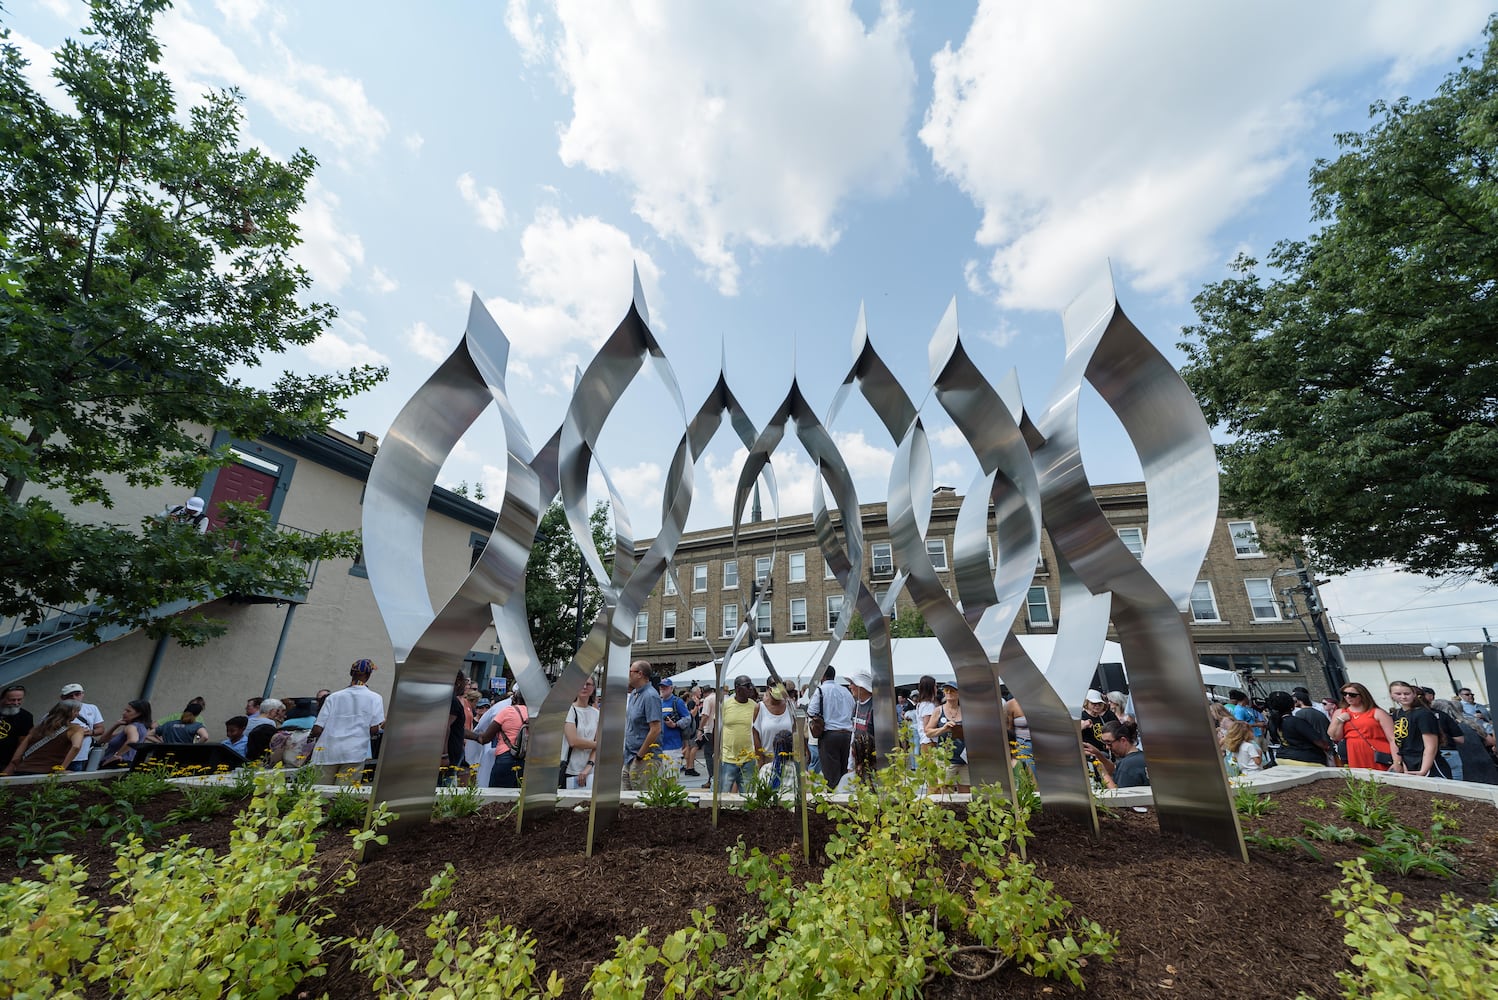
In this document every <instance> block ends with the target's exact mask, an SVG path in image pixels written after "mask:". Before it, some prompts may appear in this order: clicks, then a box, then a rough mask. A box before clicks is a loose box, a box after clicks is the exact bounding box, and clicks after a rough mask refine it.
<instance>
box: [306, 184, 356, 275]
mask: <svg viewBox="0 0 1498 1000" xmlns="http://www.w3.org/2000/svg"><path fill="white" fill-rule="evenodd" d="M337 214H338V196H337V195H335V194H334V193H333V192H331V191H329V190H328V189H327V188H325V187H323V186H322V185H321V184H320V183H318V181H317V179H316V178H313V180H312V181H311V182H310V183H309V184H308V185H307V200H306V201H305V202H304V203H303V204H302V207H301V208H300V209H298V210H297V212H296V214H294V215H293V216H292V221H293V222H295V223H296V225H297V227H298V228H299V229H300V230H301V236H302V243H301V245H300V246H298V247H297V248H296V249H294V250H293V251H292V253H291V256H292V259H293V260H295V261H296V262H297V263H298V264H300V265H302V266H303V267H305V268H306V269H307V270H308V271H309V272H311V274H312V277H313V278H314V279H315V280H316V281H317V282H318V284H319V285H322V286H324V290H325V291H328V292H337V291H339V290H340V289H342V288H343V286H344V285H345V284H346V283H347V282H348V279H349V276H350V275H352V274H353V271H354V268H355V267H356V266H358V265H360V264H363V263H364V242H363V241H362V240H361V239H359V235H358V234H357V233H350V232H345V231H344V230H343V229H342V228H341V227H340V225H339V222H338V218H337Z"/></svg>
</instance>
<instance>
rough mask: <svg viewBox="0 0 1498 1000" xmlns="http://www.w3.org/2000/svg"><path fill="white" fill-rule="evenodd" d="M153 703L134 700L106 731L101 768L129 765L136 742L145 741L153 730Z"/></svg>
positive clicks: (132, 758) (133, 756)
mask: <svg viewBox="0 0 1498 1000" xmlns="http://www.w3.org/2000/svg"><path fill="white" fill-rule="evenodd" d="M151 725H152V723H151V703H150V702H149V701H132V702H130V703H129V704H128V705H126V706H125V711H123V712H122V713H120V721H119V722H116V723H115V724H114V725H112V726H110V727H109V729H108V730H107V731H106V732H105V733H104V740H105V744H104V757H103V759H102V760H100V761H99V769H100V770H101V771H102V770H104V769H105V768H117V767H129V766H130V762H131V761H133V760H134V759H135V747H134V744H136V743H144V742H145V741H146V734H147V733H149V732H150V731H151Z"/></svg>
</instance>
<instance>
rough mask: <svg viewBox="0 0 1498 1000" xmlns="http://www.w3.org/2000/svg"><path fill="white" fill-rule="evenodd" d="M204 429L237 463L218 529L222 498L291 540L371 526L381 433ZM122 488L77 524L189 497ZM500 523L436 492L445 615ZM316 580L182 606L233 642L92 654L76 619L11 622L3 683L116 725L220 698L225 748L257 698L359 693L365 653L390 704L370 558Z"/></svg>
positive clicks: (437, 587) (208, 491) (320, 572)
mask: <svg viewBox="0 0 1498 1000" xmlns="http://www.w3.org/2000/svg"><path fill="white" fill-rule="evenodd" d="M204 433H205V438H208V437H211V443H212V444H213V445H215V446H217V445H220V444H227V445H228V446H229V447H230V449H231V451H232V454H233V457H234V461H233V462H232V463H230V464H229V465H226V466H224V467H222V468H220V469H218V470H216V471H215V472H214V473H211V474H210V475H209V476H208V478H207V479H205V481H204V482H203V483H202V484H201V486H200V488H199V495H200V496H202V497H203V498H204V499H205V500H207V501H208V505H207V509H208V511H209V513H210V523H212V521H211V518H212V515H214V514H215V512H216V505H217V504H218V503H219V502H220V501H222V500H247V501H251V502H258V503H260V505H261V506H262V507H263V508H265V509H267V510H269V511H270V513H271V515H272V518H273V520H274V521H275V523H276V524H277V525H278V526H279V527H280V528H281V529H282V530H301V531H307V532H322V531H346V530H355V531H357V530H359V528H360V526H361V522H362V519H363V499H364V485H365V482H366V480H367V479H368V476H369V469H370V465H371V463H372V462H373V461H374V456H375V452H376V449H377V446H378V442H377V440H376V438H375V437H374V436H373V435H370V434H365V433H360V434H359V435H357V436H355V437H350V436H348V435H345V434H342V433H340V432H338V431H328V432H326V433H323V434H317V435H312V436H310V437H306V438H300V439H296V440H290V439H284V438H275V437H271V438H266V439H263V440H255V441H240V440H234V439H229V438H225V437H224V436H223V435H221V434H210V432H207V431H205V432H204ZM112 486H114V487H115V488H114V489H113V490H112V493H113V500H114V507H113V508H112V509H109V510H105V509H104V508H99V509H93V508H73V510H74V512H75V516H77V517H79V518H81V519H84V520H88V519H90V518H96V519H98V520H104V519H106V518H107V519H109V520H112V521H116V522H118V521H127V522H128V521H133V520H138V519H139V518H140V517H141V516H144V515H146V514H150V513H154V512H157V511H161V510H163V509H164V508H165V507H166V506H167V505H168V504H177V503H181V502H182V501H184V500H185V499H186V497H184V496H182V495H181V493H180V491H171V490H170V488H169V487H159V488H155V489H149V488H140V487H132V486H129V485H128V484H125V483H123V482H121V483H119V484H112ZM54 500H55V501H56V500H57V498H54ZM494 522H495V514H494V512H493V511H491V510H489V509H487V508H485V507H483V506H481V505H479V504H477V503H474V502H473V501H471V500H468V499H466V498H464V497H461V496H458V495H456V494H454V493H452V492H450V491H448V490H444V489H441V488H438V489H435V490H433V491H432V496H431V499H430V501H429V505H428V508H427V518H426V524H425V528H424V534H423V539H422V548H423V552H424V554H425V565H426V572H427V588H428V591H429V593H430V594H431V598H432V602H433V605H434V606H435V607H441V606H442V605H443V604H444V603H445V602H446V601H447V599H448V598H449V597H450V596H451V595H452V594H453V592H454V591H455V590H456V589H457V588H458V586H459V585H460V584H461V583H462V581H463V579H464V577H465V576H466V575H467V572H468V570H469V568H470V567H471V566H472V564H473V561H474V559H475V558H476V557H477V554H478V551H479V550H480V549H481V548H482V547H483V545H484V544H485V542H486V541H487V539H488V535H489V532H490V530H491V529H492V528H493V526H494ZM308 584H309V585H308V587H307V589H306V590H305V592H303V593H299V594H289V595H240V596H237V597H235V598H223V599H219V600H214V601H210V602H208V603H207V604H204V605H201V606H199V607H198V608H196V609H189V608H184V609H181V610H183V611H186V612H189V613H190V612H192V611H195V610H198V611H201V612H202V613H204V614H205V615H207V616H209V617H212V618H218V619H221V620H224V621H225V622H227V624H228V632H227V633H226V634H225V635H223V636H221V637H219V638H217V639H214V640H212V641H210V642H209V643H207V644H206V645H204V646H201V647H197V648H184V647H181V646H178V645H177V644H176V643H175V642H172V641H170V640H164V641H161V642H158V641H156V640H153V639H151V638H149V637H147V636H146V635H145V634H144V633H142V632H139V631H135V632H126V633H123V634H113V635H109V636H108V638H107V641H105V642H102V643H100V644H98V645H95V646H88V645H86V644H84V643H82V642H80V641H78V640H74V639H70V638H69V637H68V636H67V635H66V633H65V629H64V628H63V627H62V626H63V625H65V622H63V623H60V622H57V621H53V622H44V623H41V626H40V627H30V628H25V627H21V626H19V625H18V623H10V624H8V625H7V626H5V627H3V628H0V681H3V682H4V683H7V684H9V683H21V684H24V685H25V686H26V688H27V705H28V706H29V707H31V709H32V711H33V713H35V712H36V709H37V708H42V710H43V711H45V706H47V705H48V704H50V703H51V702H52V701H53V700H55V699H56V697H57V695H58V693H59V692H60V691H61V689H62V687H63V685H65V684H72V683H78V684H82V685H83V686H84V689H85V698H86V700H88V701H89V702H92V703H93V704H96V705H98V706H99V708H100V710H101V711H102V712H103V713H104V715H105V717H106V719H107V720H108V721H111V722H112V721H113V720H114V719H117V718H119V713H120V711H121V710H122V708H123V707H124V705H125V703H126V702H128V701H130V700H131V699H136V698H144V699H146V700H149V701H150V702H151V703H152V707H153V709H154V710H155V712H156V714H158V715H168V714H171V713H174V712H177V711H180V710H181V708H182V706H183V705H185V704H186V703H187V701H188V699H189V698H192V697H194V696H196V695H202V696H203V697H205V698H206V699H207V702H208V713H207V717H206V718H205V719H204V720H203V721H204V722H205V724H207V725H208V727H209V729H210V731H211V732H212V733H213V734H214V738H215V739H217V738H220V737H221V735H222V722H223V720H224V719H226V718H229V717H230V716H233V715H236V714H239V713H240V712H241V711H242V709H243V707H244V702H245V699H246V698H248V697H251V696H255V695H261V694H263V693H264V694H273V695H276V696H282V695H285V696H293V697H302V696H310V695H312V694H314V693H316V692H317V691H318V689H320V688H334V689H336V688H339V687H343V686H346V685H347V684H348V666H349V664H350V663H352V662H353V661H354V660H356V659H359V658H361V657H369V658H371V659H373V660H374V661H375V662H376V663H377V664H378V665H379V666H380V667H381V669H380V670H378V671H377V672H376V673H375V675H374V677H373V679H372V681H371V685H372V686H373V687H374V688H375V689H376V690H378V691H379V692H380V693H381V694H382V695H383V696H385V697H386V698H387V699H388V697H389V694H390V689H391V684H392V681H393V678H394V665H393V662H392V657H393V649H392V646H391V643H390V639H389V635H388V633H387V632H386V630H385V626H384V623H383V621H382V620H381V618H380V615H379V611H378V609H377V608H376V606H375V602H374V596H373V594H372V592H371V590H370V584H369V578H368V574H367V572H366V570H365V567H364V565H363V564H362V561H361V560H360V559H358V558H356V559H352V560H349V559H339V560H325V561H323V562H322V563H320V564H319V565H316V566H312V567H309V575H308ZM49 627H51V628H52V629H53V630H54V632H53V634H51V635H49V634H47V630H48V628H49ZM493 641H494V640H493V630H492V628H491V629H490V631H489V633H488V634H487V635H485V636H484V637H483V638H481V639H480V640H479V642H478V644H477V645H476V651H475V652H473V653H471V654H470V656H469V663H468V664H467V667H468V669H469V671H470V673H471V675H473V676H474V677H475V678H476V679H479V680H484V679H486V678H487V677H488V676H489V675H490V674H492V673H493V671H494V669H495V668H494V666H493V664H494V663H495V661H497V660H498V659H499V657H498V655H497V653H496V652H494V650H497V647H496V646H494V645H493Z"/></svg>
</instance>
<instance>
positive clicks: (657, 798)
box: [637, 754, 692, 809]
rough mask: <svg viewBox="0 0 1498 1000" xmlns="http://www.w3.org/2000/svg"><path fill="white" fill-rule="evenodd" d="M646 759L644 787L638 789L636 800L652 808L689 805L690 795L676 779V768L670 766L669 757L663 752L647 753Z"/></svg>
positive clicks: (690, 801) (672, 807) (671, 807)
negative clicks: (658, 753) (638, 794)
mask: <svg viewBox="0 0 1498 1000" xmlns="http://www.w3.org/2000/svg"><path fill="white" fill-rule="evenodd" d="M646 760H647V763H646V769H645V787H644V788H643V789H641V790H640V797H639V799H638V800H637V801H638V802H639V803H640V804H641V805H642V806H648V807H650V808H652V809H674V808H679V807H681V806H690V805H691V804H692V797H691V796H690V795H688V794H687V790H686V789H685V788H683V787H682V785H681V782H680V781H677V780H676V769H675V768H674V767H672V766H671V758H669V757H667V756H665V755H664V754H660V755H657V754H649V755H647V758H646Z"/></svg>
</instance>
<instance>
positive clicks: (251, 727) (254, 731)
mask: <svg viewBox="0 0 1498 1000" xmlns="http://www.w3.org/2000/svg"><path fill="white" fill-rule="evenodd" d="M285 721H286V703H285V702H283V701H281V700H279V699H277V698H266V699H264V700H262V701H261V702H260V724H259V725H256V724H255V720H254V719H249V720H247V722H248V724H247V725H246V726H245V750H244V751H243V752H244V759H245V760H259V759H260V758H261V757H264V756H265V751H267V750H269V749H270V741H271V740H272V739H274V738H275V735H276V731H277V730H278V729H280V728H281V723H283V722H285Z"/></svg>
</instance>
